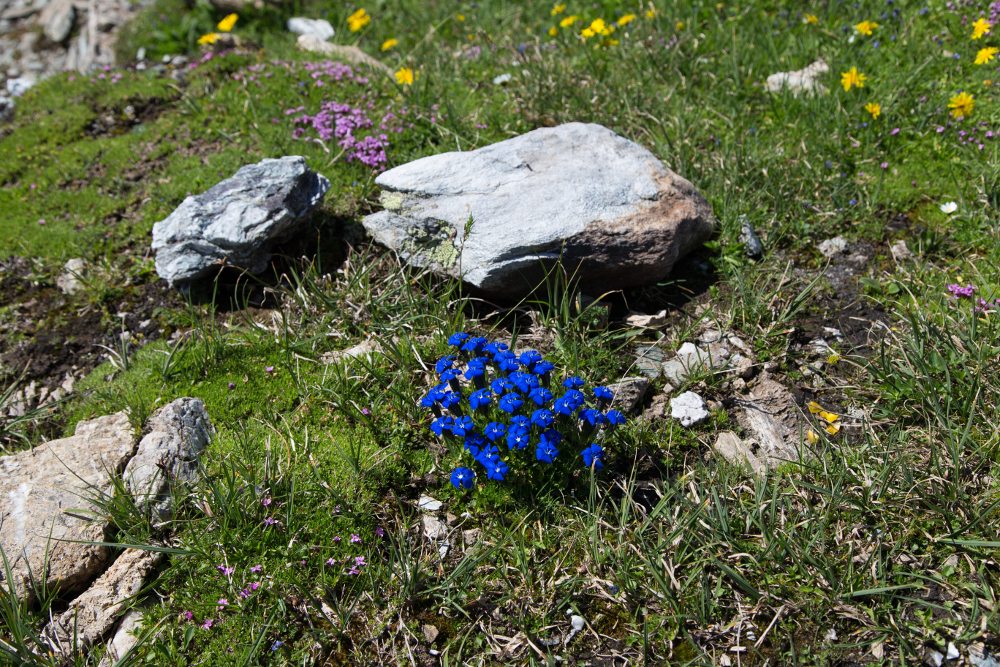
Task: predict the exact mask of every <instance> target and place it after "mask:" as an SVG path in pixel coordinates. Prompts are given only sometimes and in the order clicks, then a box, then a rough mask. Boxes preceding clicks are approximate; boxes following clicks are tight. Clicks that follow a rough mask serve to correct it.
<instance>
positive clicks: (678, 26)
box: [674, 21, 684, 30]
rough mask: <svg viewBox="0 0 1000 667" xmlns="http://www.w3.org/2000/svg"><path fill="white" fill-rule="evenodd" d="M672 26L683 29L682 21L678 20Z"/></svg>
mask: <svg viewBox="0 0 1000 667" xmlns="http://www.w3.org/2000/svg"><path fill="white" fill-rule="evenodd" d="M674 27H675V28H677V29H678V30H683V29H684V21H678V22H677V25H675V26H674Z"/></svg>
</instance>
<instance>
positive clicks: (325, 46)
mask: <svg viewBox="0 0 1000 667" xmlns="http://www.w3.org/2000/svg"><path fill="white" fill-rule="evenodd" d="M295 45H296V46H297V47H298V48H299V49H301V50H303V51H309V52H311V53H319V54H321V55H324V56H326V57H328V58H334V59H336V60H342V61H344V62H346V63H348V64H349V65H364V66H365V67H369V68H371V69H375V70H379V71H381V72H384V73H386V74H392V68H391V67H389V66H388V65H386V64H385V63H383V62H381V61H379V60H377V59H375V58H372V57H371V56H370V55H368V54H367V53H365V52H364V51H362V50H361V49H359V48H358V47H356V46H346V45H343V44H331V43H330V42H325V41H323V40H322V39H320V38H319V37H317V36H316V35H311V34H310V35H299V38H298V39H297V40H296V41H295Z"/></svg>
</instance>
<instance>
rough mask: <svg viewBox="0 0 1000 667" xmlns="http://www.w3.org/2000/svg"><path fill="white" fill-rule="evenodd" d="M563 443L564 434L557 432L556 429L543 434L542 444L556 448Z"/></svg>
mask: <svg viewBox="0 0 1000 667" xmlns="http://www.w3.org/2000/svg"><path fill="white" fill-rule="evenodd" d="M561 441H562V433H560V432H559V431H557V430H555V429H554V428H550V429H547V430H545V431H543V432H542V444H543V445H552V446H553V447H555V446H556V445H558V444H559V443H560V442H561Z"/></svg>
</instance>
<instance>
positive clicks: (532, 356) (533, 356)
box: [520, 350, 542, 372]
mask: <svg viewBox="0 0 1000 667" xmlns="http://www.w3.org/2000/svg"><path fill="white" fill-rule="evenodd" d="M541 360H542V355H540V354H539V353H538V352H535V351H534V350H526V351H524V352H522V353H521V358H520V362H521V365H522V366H524V367H525V368H527V369H528V370H529V371H532V372H534V370H535V368H534V366H535V364H537V363H538V362H539V361H541Z"/></svg>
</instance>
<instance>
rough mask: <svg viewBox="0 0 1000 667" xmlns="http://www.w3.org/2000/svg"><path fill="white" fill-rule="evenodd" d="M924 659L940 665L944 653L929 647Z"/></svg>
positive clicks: (930, 663)
mask: <svg viewBox="0 0 1000 667" xmlns="http://www.w3.org/2000/svg"><path fill="white" fill-rule="evenodd" d="M873 652H874V650H873ZM877 657H881V656H877ZM924 661H925V662H926V663H927V664H929V665H933V667H941V664H942V663H944V654H943V653H940V652H938V651H935V650H934V649H930V648H929V649H927V653H926V654H925V656H924Z"/></svg>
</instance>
